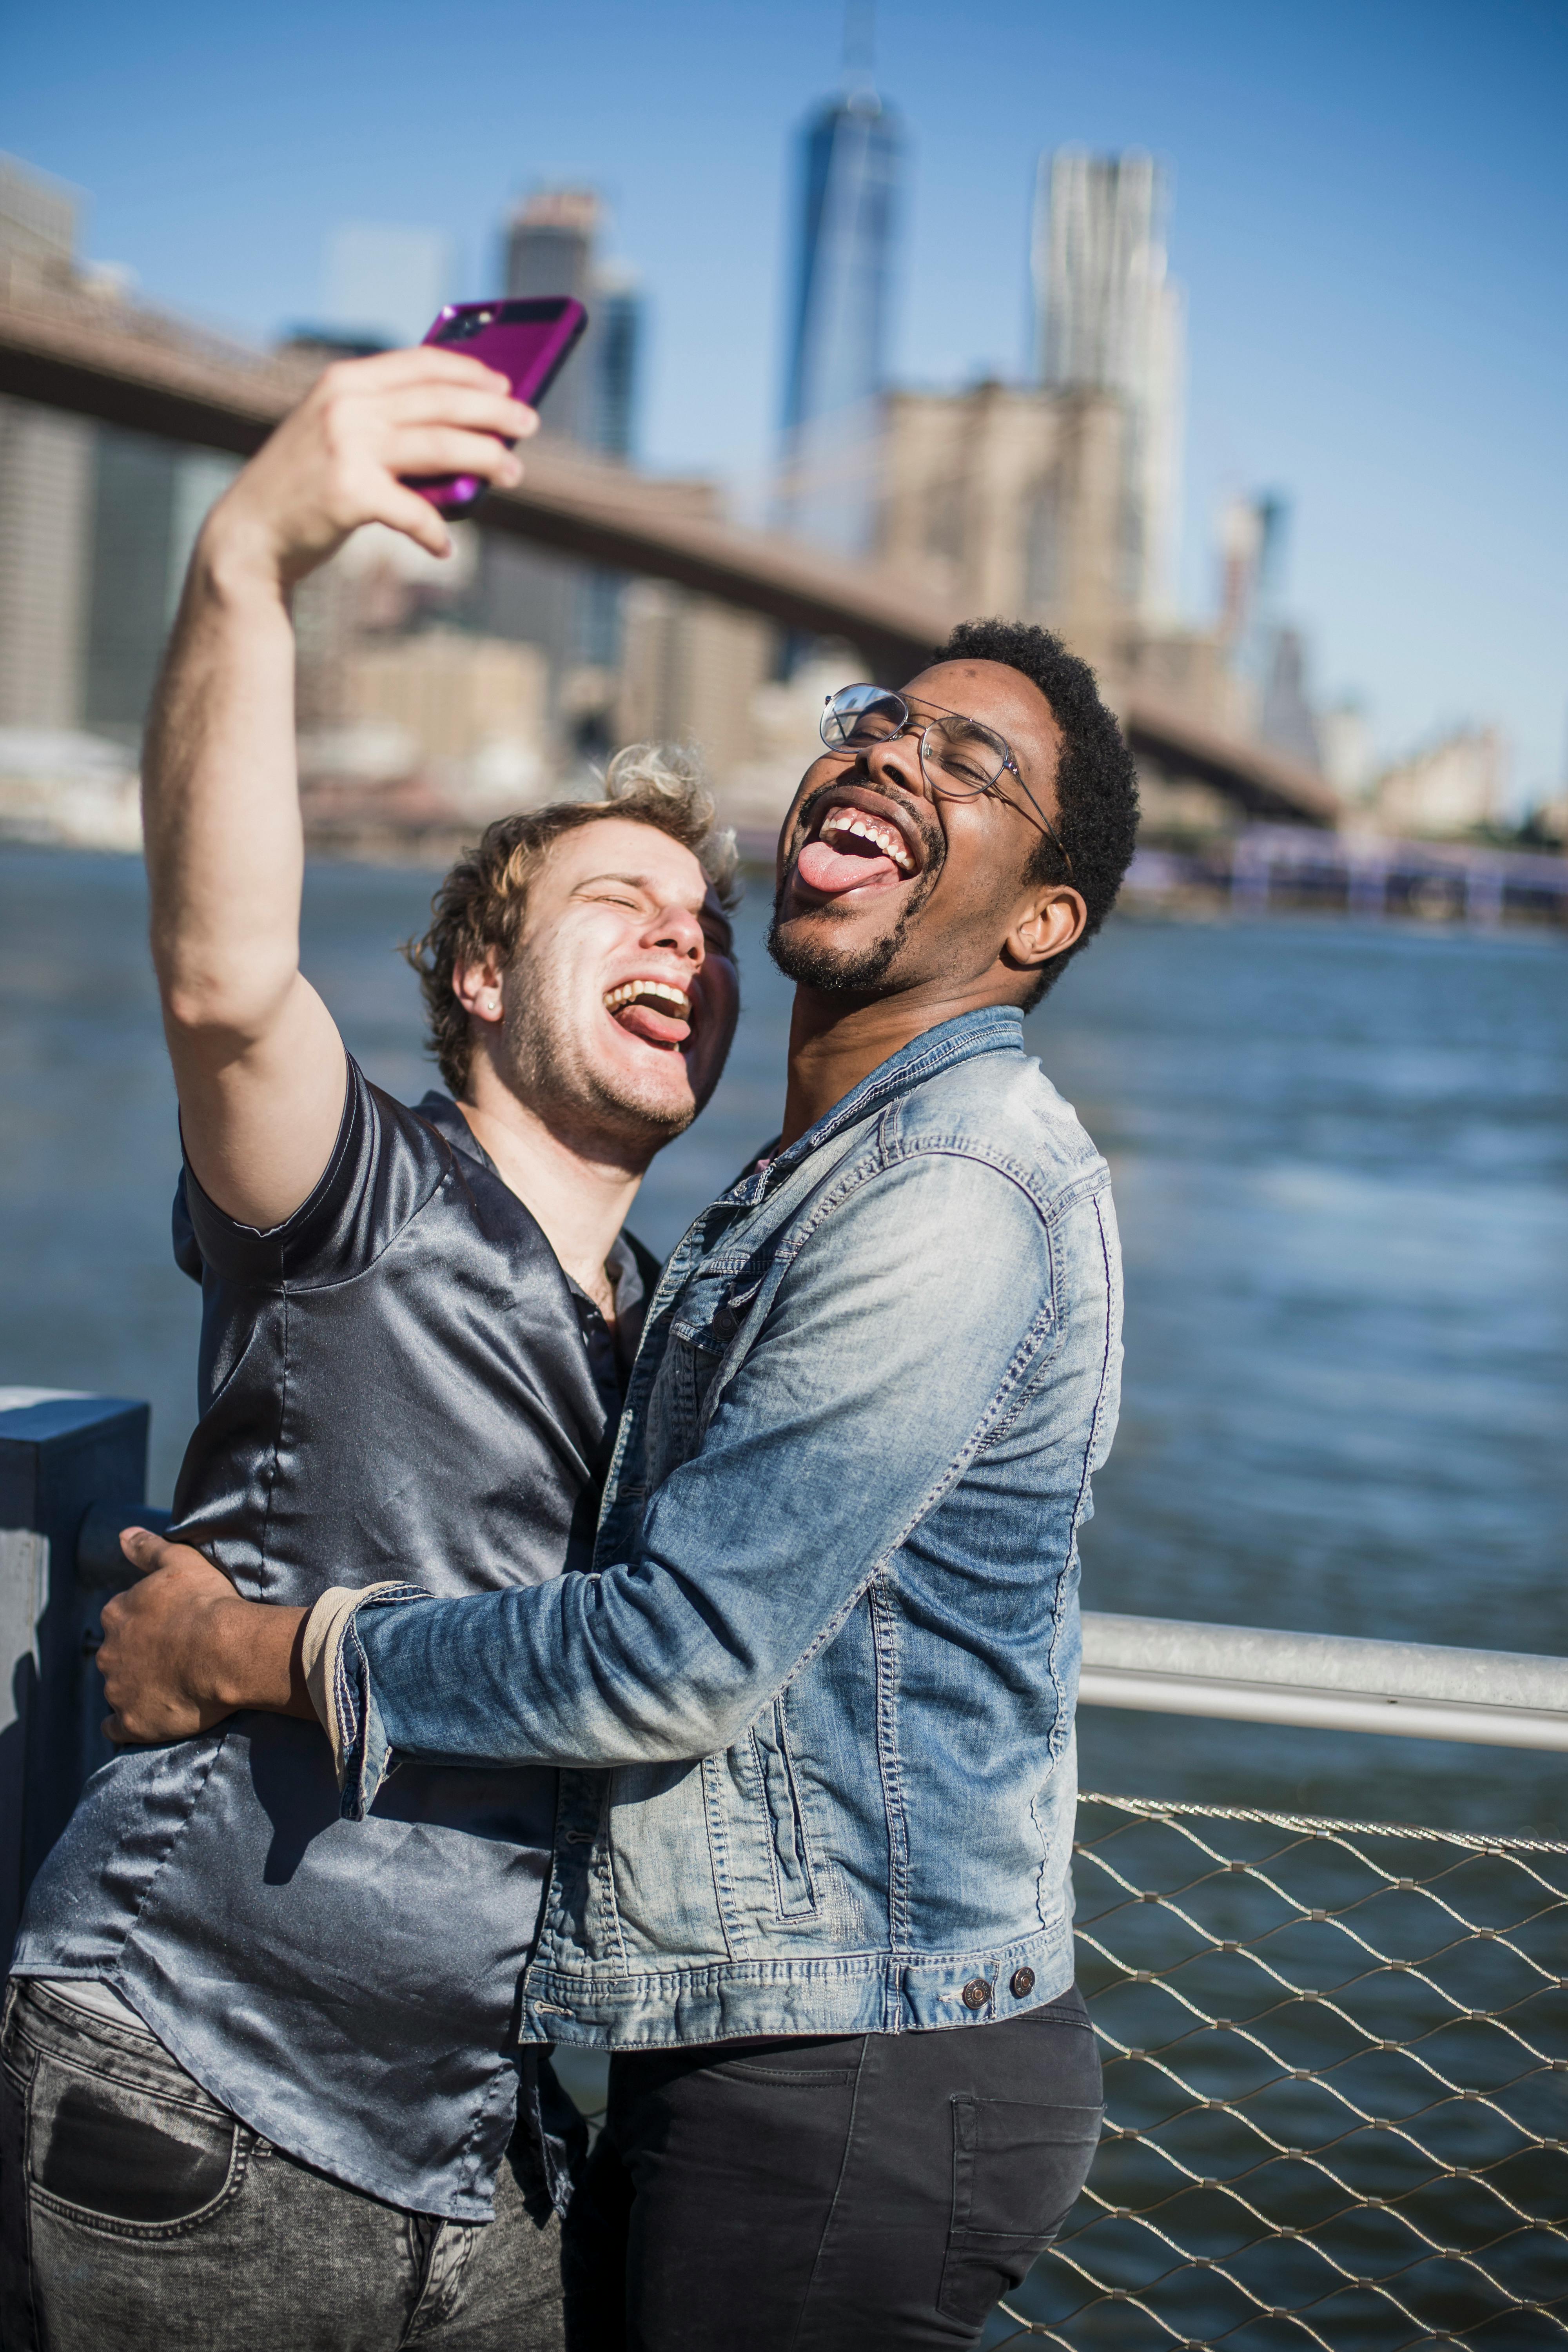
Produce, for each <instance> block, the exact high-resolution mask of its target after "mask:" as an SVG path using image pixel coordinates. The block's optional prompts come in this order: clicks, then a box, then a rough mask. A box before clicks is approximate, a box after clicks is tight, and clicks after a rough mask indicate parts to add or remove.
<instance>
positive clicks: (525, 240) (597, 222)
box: [506, 188, 642, 458]
mask: <svg viewBox="0 0 1568 2352" xmlns="http://www.w3.org/2000/svg"><path fill="white" fill-rule="evenodd" d="M601 220H602V213H601V206H600V203H599V199H598V197H597V196H596V195H595V193H594V191H593V189H592V188H543V189H541V190H539V191H538V193H537V194H533V195H531V196H528V197H525V199H524V200H523V202H522V203H521V205H519V206H518V207H517V210H516V211H515V212H514V213H513V214H512V216H511V218H510V222H509V223H508V225H507V239H506V290H507V292H508V293H509V294H510V295H514V296H517V297H520V298H527V297H528V296H531V295H539V294H568V295H571V296H572V297H573V299H574V300H576V301H579V302H582V303H584V304H585V305H586V307H587V311H588V331H587V332H586V334H585V335H584V338H583V340H582V341H581V342H580V343H579V344H578V346H577V349H576V351H575V352H574V353H573V355H572V357H571V359H570V360H568V362H567V363H566V365H565V367H564V368H563V370H562V373H561V374H560V376H559V377H558V378H557V379H556V382H555V383H554V385H553V386H552V389H551V390H550V391H549V392H548V393H546V394H545V396H544V401H543V404H542V407H541V409H540V415H541V416H542V418H543V420H544V422H545V423H546V424H547V425H549V426H550V428H551V430H552V432H556V433H563V434H564V435H565V436H567V438H568V439H569V440H572V441H575V442H578V443H579V444H580V445H581V446H583V447H584V449H592V450H595V451H596V452H597V453H598V454H599V455H600V456H602V457H618V458H626V457H630V456H631V454H632V444H633V440H634V437H635V426H636V417H637V373H638V361H639V358H640V351H639V345H640V343H641V341H642V297H641V295H640V294H639V293H638V291H637V280H636V278H634V277H633V275H632V273H631V272H630V271H629V270H628V269H627V268H626V267H625V266H624V264H621V263H616V262H606V261H604V260H602V259H600V257H598V255H597V254H596V252H595V245H596V242H597V239H598V234H599V229H600V226H601Z"/></svg>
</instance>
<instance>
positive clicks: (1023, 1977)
mask: <svg viewBox="0 0 1568 2352" xmlns="http://www.w3.org/2000/svg"><path fill="white" fill-rule="evenodd" d="M1007 1990H1008V1991H1009V1992H1010V1993H1011V1994H1012V1996H1013V1998H1014V2000H1027V1999H1028V1997H1029V1995H1030V1993H1032V1992H1033V1991H1034V1990H1035V1971H1034V1969H1014V1971H1013V1981H1012V1983H1011V1984H1010V1985H1009V1986H1008V1988H1007Z"/></svg>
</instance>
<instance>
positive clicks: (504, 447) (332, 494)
mask: <svg viewBox="0 0 1568 2352" xmlns="http://www.w3.org/2000/svg"><path fill="white" fill-rule="evenodd" d="M538 425H539V418H538V416H537V415H536V414H535V412H534V411H533V410H532V409H531V408H528V407H525V406H524V404H523V403H522V402H521V401H520V400H517V399H514V398H513V396H512V391H511V383H510V378H509V377H507V376H506V375H503V374H502V373H500V372H499V371H498V370H497V369H495V368H493V367H490V366H488V365H487V364H486V363H485V362H483V361H482V360H479V359H477V358H475V357H472V356H471V355H470V354H469V353H468V352H460V351H453V350H449V349H447V348H446V347H444V346H442V345H440V344H431V343H421V344H419V345H417V346H416V348H415V349H414V350H413V351H406V352H383V353H381V354H380V355H379V356H378V357H377V358H375V359H370V360H343V361H340V362H338V363H337V364H336V365H335V366H333V367H330V368H328V369H327V370H326V371H325V372H324V373H323V374H321V376H319V377H318V378H317V380H316V382H315V383H313V384H312V385H311V387H310V391H309V393H307V394H306V395H305V398H304V399H303V400H302V401H301V402H300V405H299V407H298V408H296V409H294V410H293V411H291V413H290V414H289V415H288V416H286V417H285V418H284V420H283V422H282V424H281V425H279V427H278V430H277V431H276V432H275V433H274V434H273V436H272V437H271V439H270V440H269V441H268V442H267V443H266V444H265V445H264V446H263V447H262V448H261V449H260V450H259V451H258V454H257V456H256V457H253V458H252V459H251V461H250V463H249V465H248V466H247V467H246V468H245V471H244V472H243V473H242V474H241V475H240V476H239V478H238V479H237V481H236V482H235V484H234V486H233V488H231V489H229V490H228V491H226V493H225V495H224V497H223V498H222V499H219V501H218V504H217V506H216V508H215V509H214V510H213V513H212V515H211V517H210V518H209V520H208V523H207V525H206V527H205V530H204V533H203V536H204V538H206V539H207V540H208V541H209V543H211V542H213V541H217V542H220V543H221V544H222V546H223V548H224V550H225V552H226V556H227V557H228V559H229V560H230V561H231V562H236V563H243V564H244V565H245V566H246V567H247V569H248V568H250V567H252V566H254V567H255V568H256V569H257V570H258V571H259V572H262V573H263V574H265V575H267V576H269V577H271V578H273V579H276V580H279V581H280V582H281V583H283V584H284V585H285V586H289V585H292V583H294V582H295V581H297V580H300V579H303V578H304V576H305V574H306V573H307V572H313V571H314V570H315V569H316V567H317V565H318V564H321V563H324V562H326V561H327V558H328V557H329V556H331V555H334V554H335V553H336V552H337V551H338V549H339V548H340V547H341V546H342V543H343V541H344V540H346V539H347V538H348V536H349V534H350V533H351V532H352V531H354V530H358V529H359V528H360V526H361V525H362V524H363V523H367V522H384V523H387V524H389V525H390V526H391V528H392V529H393V530H400V531H404V532H405V533H406V534H407V536H408V537H409V538H410V539H412V540H416V541H417V542H418V544H419V545H420V546H421V547H423V548H426V549H427V550H428V551H429V552H430V553H431V554H432V555H446V554H448V553H449V552H450V550H451V544H452V542H451V535H450V533H449V532H448V531H447V526H446V524H445V522H444V521H443V520H442V519H441V517H440V515H439V514H438V513H437V511H436V509H435V508H434V506H433V505H432V504H431V501H430V500H429V499H427V498H425V497H422V496H421V495H420V493H419V492H418V491H417V490H416V489H412V488H409V484H408V478H409V477H410V476H418V475H424V476H426V477H428V476H431V475H441V476H452V475H465V476H468V477H470V478H477V479H478V480H479V481H480V482H484V483H491V484H494V485H496V486H497V487H499V488H510V486H511V485H512V484H513V483H515V482H518V481H521V478H522V467H521V462H520V460H519V459H518V458H517V457H516V456H515V455H514V454H513V451H512V449H511V448H510V446H509V445H510V443H512V442H514V441H521V440H524V439H526V438H527V436H529V435H530V434H531V433H533V432H535V431H537V429H538Z"/></svg>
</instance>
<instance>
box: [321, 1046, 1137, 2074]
mask: <svg viewBox="0 0 1568 2352" xmlns="http://www.w3.org/2000/svg"><path fill="white" fill-rule="evenodd" d="M1109 1184H1110V1178H1109V1171H1108V1170H1107V1168H1106V1165H1105V1162H1104V1160H1102V1159H1101V1158H1100V1155H1099V1154H1098V1153H1097V1152H1096V1150H1094V1147H1093V1145H1092V1144H1091V1143H1090V1141H1089V1138H1088V1136H1087V1135H1086V1134H1085V1132H1084V1130H1083V1129H1082V1128H1081V1127H1080V1125H1079V1121H1078V1119H1077V1118H1076V1116H1075V1115H1074V1113H1073V1111H1072V1109H1071V1108H1070V1107H1069V1106H1068V1104H1066V1103H1064V1102H1063V1101H1062V1099H1061V1097H1059V1096H1058V1094H1057V1093H1056V1091H1055V1090H1054V1088H1053V1087H1051V1085H1050V1084H1049V1082H1048V1080H1047V1078H1046V1077H1045V1076H1044V1075H1043V1074H1042V1072H1041V1070H1040V1067H1039V1065H1038V1064H1037V1062H1034V1061H1032V1060H1029V1059H1027V1058H1026V1056H1025V1054H1024V1051H1023V1043H1022V1036H1021V1016H1020V1015H1019V1014H1018V1013H1016V1011H1013V1010H1011V1009H1005V1008H1003V1009H993V1010H988V1011H984V1012H979V1013H967V1014H964V1015H963V1016H962V1017H961V1018H959V1019H957V1020H955V1021H951V1022H948V1023H946V1024H943V1025H942V1026H941V1027H940V1028H936V1029H933V1030H931V1031H928V1032H927V1033H926V1034H924V1035H923V1036H921V1037H919V1038H917V1039H916V1040H915V1041H914V1042H913V1043H912V1044H911V1045H908V1046H906V1047H905V1048H904V1049H903V1050H902V1051H901V1052H900V1053H899V1054H897V1055H894V1056H893V1057H892V1058H891V1059H890V1060H889V1061H888V1062H886V1063H884V1064H883V1065H882V1066H881V1067H880V1068H879V1069H878V1070H876V1071H874V1072H873V1073H872V1074H871V1076H869V1077H868V1078H867V1079H866V1080H864V1081H863V1082H862V1084H861V1085H860V1086H859V1087H857V1088H856V1089H855V1090H854V1092H853V1093H852V1094H850V1095H849V1096H847V1097H846V1098H845V1100H844V1101H843V1102H841V1103H840V1104H838V1105H837V1108H835V1109H834V1110H833V1111H832V1112H831V1113H830V1114H829V1115H828V1116H827V1117H826V1118H824V1119H822V1120H821V1121H819V1123H818V1124H817V1125H816V1127H815V1128H814V1129H811V1131H810V1132H809V1133H808V1134H806V1135H805V1136H803V1137H802V1138H800V1139H799V1140H798V1141H797V1142H795V1143H794V1144H792V1145H791V1146H790V1147H789V1149H788V1150H784V1151H781V1152H780V1153H779V1154H778V1155H777V1157H776V1158H774V1159H773V1160H770V1161H765V1162H763V1163H762V1164H761V1165H760V1166H759V1167H758V1168H756V1169H754V1170H753V1171H751V1172H749V1173H748V1174H747V1175H745V1176H744V1177H743V1178H742V1180H741V1181H739V1182H738V1183H736V1184H734V1185H732V1186H731V1189H730V1191H729V1192H726V1193H725V1194H724V1195H723V1197H722V1198H721V1200H719V1201H717V1202H714V1203H713V1205H712V1206H711V1207H710V1208H709V1209H707V1210H705V1211H704V1212H703V1213H702V1214H701V1215H700V1217H699V1218H698V1219H697V1221H696V1223H694V1224H693V1225H692V1227H691V1228H690V1230H689V1233H688V1234H686V1237H685V1239H684V1240H683V1241H682V1242H681V1243H680V1244H679V1247H678V1248H677V1249H676V1251H675V1253H674V1255H673V1256H672V1257H671V1258H670V1260H669V1263H668V1266H667V1267H666V1269H665V1273H664V1276H663V1279H662V1281H661V1283H660V1285H659V1287H658V1291H657V1292H656V1294H655V1297H654V1299H653V1301H652V1304H651V1306H650V1308H649V1311H648V1315H647V1322H646V1324H645V1326H644V1334H643V1340H642V1346H641V1350H640V1353H639V1355H638V1358H637V1365H636V1367H635V1370H634V1371H633V1374H632V1379H631V1383H630V1387H629V1391H628V1394H627V1399H626V1409H625V1412H624V1413H623V1417H622V1421H621V1427H620V1434H619V1439H618V1443H617V1446H616V1455H615V1459H614V1462H613V1464H612V1467H611V1471H610V1475H609V1480H608V1484H607V1487H606V1492H605V1505H604V1509H603V1512H602V1516H601V1519H600V1527H599V1534H598V1541H597V1547H596V1550H595V1564H594V1569H593V1570H592V1571H591V1572H588V1573H579V1574H572V1575H567V1576H565V1577H563V1578H560V1579H558V1580H554V1581H553V1582H551V1583H548V1584H540V1585H534V1586H529V1587H520V1588H518V1589H516V1590H512V1591H503V1592H497V1593H494V1594H486V1595H483V1596H481V1597H479V1598H476V1599H463V1600H458V1601H445V1600H433V1599H431V1598H430V1597H429V1595H428V1594H427V1593H416V1592H414V1591H409V1590H407V1589H406V1588H402V1587H394V1588H390V1589H388V1588H383V1589H382V1590H381V1591H379V1592H377V1593H374V1594H372V1595H356V1596H354V1597H353V1607H352V1609H346V1610H345V1611H344V1612H343V1613H342V1616H341V1619H340V1621H339V1622H338V1623H337V1624H336V1626H335V1627H334V1633H333V1646H332V1650H331V1658H330V1660H329V1662H328V1673H329V1678H330V1687H331V1693H332V1701H331V1706H329V1707H328V1709H327V1712H328V1713H329V1714H331V1715H332V1716H333V1717H334V1718H335V1721H334V1722H333V1723H331V1724H330V1725H329V1728H330V1729H331V1730H332V1731H333V1736H334V1744H335V1745H336V1746H337V1748H338V1751H339V1761H340V1767H341V1769H342V1771H343V1774H344V1795H343V1810H344V1813H345V1815H346V1816H347V1817H348V1818H350V1819H353V1818H355V1817H357V1816H358V1815H359V1814H360V1813H362V1812H363V1809H364V1807H365V1806H366V1804H367V1803H368V1802H369V1801H370V1800H371V1799H372V1798H373V1797H374V1792H375V1790H376V1789H377V1787H379V1785H380V1782H381V1780H382V1778H383V1776H384V1772H385V1770H386V1769H388V1767H389V1764H392V1763H394V1762H395V1760H396V1759H398V1758H401V1757H409V1758H421V1759H443V1760H447V1761H467V1762H470V1763H478V1762H479V1761H480V1760H484V1761H487V1762H491V1763H494V1762H505V1763H523V1762H534V1763H551V1764H556V1765H558V1766H560V1767H561V1768H562V1783H561V1798H560V1804H559V1810H558V1813H557V1820H556V1840H555V1856H554V1864H553V1870H552V1878H551V1882H550V1886H549V1890H548V1893H547V1895H546V1898H545V1904H544V1910H543V1915H542V1924H541V1931H540V1937H539V1941H538V1944H537V1947H536V1949H535V1952H534V1955H533V1958H531V1962H530V1965H529V1968H528V1969H527V1972H526V1975H525V1978H524V1982H523V1993H524V2024H523V2032H524V2036H525V2038H532V2039H535V2040H538V2041H552V2042H566V2043H578V2044H588V2045H595V2046H602V2047H612V2048H628V2047H649V2046H660V2045H668V2044H672V2043H680V2042H712V2041H721V2040H725V2039H728V2038H730V2037H731V2036H735V2035H748V2034H791V2033H848V2032H867V2031H882V2032H900V2031H904V2030H908V2029H911V2028H923V2027H933V2026H962V2025H968V2024H973V2023H983V2022H984V2021H987V2020H989V2019H992V2018H997V2017H1005V2016H1008V2015H1010V2014H1012V2013H1014V2012H1015V2011H1019V2010H1023V2009H1027V2008H1031V2007H1033V2006H1035V2005H1036V2004H1037V2003H1038V2002H1040V2001H1041V2000H1047V1999H1049V1998H1052V1997H1053V1996H1055V1995H1057V1994H1058V1993H1060V1992H1061V1991H1063V1990H1065V1989H1066V1987H1067V1986H1068V1983H1069V1982H1070V1981H1071V1978H1072V1970H1073V1961H1072V1938H1071V1908H1072V1906H1071V1892H1070V1881H1069V1876H1068V1864H1069V1859H1070V1852H1071V1839H1072V1829H1073V1811H1074V1800H1075V1794H1076V1774H1075V1757H1074V1746H1073V1710H1074V1704H1075V1699H1076V1695H1077V1685H1078V1670H1079V1646H1080V1645H1079V1612H1078V1549H1077V1538H1078V1530H1079V1525H1080V1523H1081V1522H1082V1520H1083V1519H1084V1518H1085V1517H1087V1515H1088V1513H1089V1480H1090V1475H1091V1473H1092V1472H1093V1471H1094V1470H1095V1469H1097V1468H1098V1467H1099V1466H1100V1463H1101V1462H1102V1461H1103V1460H1104V1457H1105V1454H1106V1453H1107V1451H1108V1449H1109V1446H1110V1437H1111V1433H1112V1430H1113V1428H1114V1425H1115V1420H1116V1410H1117V1398H1118V1381H1119V1371H1120V1364H1121V1276H1120V1264H1119V1256H1118V1249H1117V1240H1116V1230H1115V1224H1114V1220H1113V1216H1112V1211H1111V1203H1110V1189H1109ZM344 1600H345V1601H347V1600H348V1596H347V1595H345V1596H344ZM322 1606H323V1607H325V1606H326V1604H325V1603H323V1604H322Z"/></svg>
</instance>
